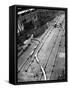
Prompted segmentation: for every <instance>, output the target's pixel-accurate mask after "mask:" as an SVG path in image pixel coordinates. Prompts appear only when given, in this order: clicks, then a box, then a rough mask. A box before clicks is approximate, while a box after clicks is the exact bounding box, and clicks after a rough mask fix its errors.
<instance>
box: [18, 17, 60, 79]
mask: <svg viewBox="0 0 69 90" xmlns="http://www.w3.org/2000/svg"><path fill="white" fill-rule="evenodd" d="M59 19H60V17H59V18H58V20H57V21H56V22H57V23H58V21H59ZM53 29H54V27H53V26H50V27H49V29H48V31H46V33H45V34H44V35H43V37H42V39H41V41H40V42H39V44H38V45H37V47H36V48H35V49H34V50H33V51H32V53H31V54H30V55H29V57H28V58H27V59H26V60H25V62H24V63H23V64H22V65H21V66H20V67H19V68H18V72H20V71H24V70H28V67H29V65H31V63H32V62H33V60H34V57H37V58H36V59H37V60H38V53H39V52H40V50H41V48H42V47H43V45H44V43H45V41H46V39H47V38H48V37H49V36H50V34H51V33H52V31H53ZM58 36H59V34H58V35H57V37H56V40H55V42H54V45H53V47H52V50H53V48H54V46H55V44H56V41H57V38H58ZM52 50H51V52H52ZM50 54H51V53H50ZM48 60H49V59H48ZM48 60H47V62H48ZM37 62H38V63H39V65H40V67H41V69H42V72H43V73H44V77H45V75H46V72H45V71H44V68H43V67H42V65H41V64H40V60H38V61H37ZM46 64H47V63H46ZM45 66H46V65H45ZM45 68H46V67H45ZM45 80H46V77H45Z"/></svg>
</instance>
